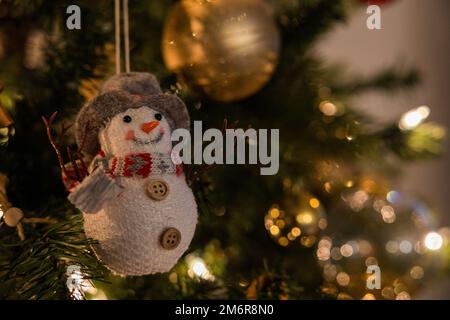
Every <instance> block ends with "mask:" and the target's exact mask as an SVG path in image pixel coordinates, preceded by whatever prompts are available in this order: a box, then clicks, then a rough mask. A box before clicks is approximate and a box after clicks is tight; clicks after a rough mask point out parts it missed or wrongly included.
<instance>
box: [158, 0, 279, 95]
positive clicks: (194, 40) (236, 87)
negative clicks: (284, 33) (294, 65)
mask: <svg viewBox="0 0 450 320" xmlns="http://www.w3.org/2000/svg"><path fill="white" fill-rule="evenodd" d="M279 49H280V36H279V32H278V29H277V26H276V24H275V22H274V19H273V17H272V14H271V10H270V8H269V7H268V6H267V5H266V4H265V2H264V1H263V0H181V1H180V2H179V3H177V4H176V5H175V6H174V7H173V8H172V10H171V12H170V13H169V16H168V19H167V22H166V25H165V28H164V34H163V42H162V51H163V56H164V61H165V63H166V66H167V68H168V69H170V70H171V71H173V72H175V73H176V74H177V75H178V78H179V80H180V81H181V82H182V83H183V84H185V85H187V86H188V87H189V88H190V89H191V90H194V91H196V92H200V93H202V94H205V95H206V96H208V97H209V98H211V99H213V100H217V101H223V102H229V101H235V100H239V99H243V98H246V97H249V96H251V95H253V94H254V93H256V92H257V91H259V90H260V89H261V88H262V87H263V86H264V85H265V84H266V83H267V82H268V81H269V79H270V77H271V75H272V74H273V72H274V70H275V67H276V64H277V60H278V54H279Z"/></svg>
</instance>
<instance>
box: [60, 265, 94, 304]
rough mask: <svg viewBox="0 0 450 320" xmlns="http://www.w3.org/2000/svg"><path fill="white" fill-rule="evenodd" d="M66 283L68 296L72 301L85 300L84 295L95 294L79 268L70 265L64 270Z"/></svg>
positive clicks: (91, 285) (90, 283)
mask: <svg viewBox="0 0 450 320" xmlns="http://www.w3.org/2000/svg"><path fill="white" fill-rule="evenodd" d="M66 275H67V281H66V286H67V289H68V291H69V292H70V296H71V297H72V299H74V300H83V299H84V298H85V293H95V292H96V289H95V288H94V286H93V284H92V282H91V281H89V280H88V279H86V278H85V276H84V275H83V273H82V272H81V268H80V266H77V265H70V266H68V267H67V270H66Z"/></svg>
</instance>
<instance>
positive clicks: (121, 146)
mask: <svg viewBox="0 0 450 320" xmlns="http://www.w3.org/2000/svg"><path fill="white" fill-rule="evenodd" d="M156 113H157V112H155V111H154V110H151V109H150V108H148V107H142V108H139V109H130V110H127V111H126V112H124V113H120V114H117V115H116V116H115V117H114V118H113V119H111V121H110V122H109V123H108V124H107V125H106V127H105V129H103V130H102V131H101V132H100V133H99V140H100V144H101V147H102V150H103V151H104V152H105V153H106V155H107V156H125V155H127V154H130V153H140V152H148V153H152V152H170V151H171V147H172V145H171V141H170V127H169V124H168V122H167V121H166V120H165V119H164V118H163V119H162V120H160V121H159V125H158V126H157V127H156V128H154V129H153V130H152V131H151V132H144V131H143V130H142V125H143V124H144V123H148V122H150V121H154V120H155V114H156ZM125 116H129V117H131V118H132V121H131V122H129V123H128V122H125V121H124V120H123V119H124V117H125ZM156 118H157V117H156ZM130 130H131V131H133V135H132V136H133V137H135V139H131V138H130V136H131V135H130ZM161 132H162V133H163V136H162V138H161V137H160V136H159V135H160V134H161ZM152 140H153V141H157V142H156V143H154V142H151V141H152ZM136 142H137V143H136ZM143 142H144V143H143ZM147 142H149V143H148V144H147ZM150 179H159V180H163V181H164V182H165V183H166V184H167V185H168V188H169V192H168V195H167V197H166V198H165V199H163V200H159V201H157V200H153V199H152V198H150V197H149V196H148V195H147V192H146V186H147V183H148V181H149V180H150ZM116 180H117V182H118V184H120V185H121V186H122V187H123V192H122V193H121V194H120V195H119V196H118V197H116V198H115V199H113V200H111V201H109V202H108V203H106V204H105V205H104V206H103V208H102V209H101V210H100V211H99V212H97V213H84V227H85V232H86V235H87V236H88V237H90V238H93V239H95V240H98V241H99V244H98V245H95V246H94V250H95V252H96V254H97V256H98V258H99V259H101V260H102V261H103V262H104V263H105V264H106V265H107V266H108V268H109V269H110V270H112V271H113V272H114V273H116V274H119V275H123V276H126V275H145V274H153V273H158V272H167V271H169V270H170V269H171V268H172V267H173V266H174V264H175V263H176V262H177V261H178V259H179V258H180V257H181V256H182V255H183V253H184V252H185V251H186V250H187V248H188V247H189V244H190V242H191V240H192V237H193V236H194V232H195V227H196V224H197V204H196V202H195V197H194V195H193V193H192V190H191V189H190V188H189V186H188V185H187V183H186V180H185V177H184V175H183V174H181V175H179V176H177V175H176V174H164V175H161V174H158V175H157V174H150V176H149V177H148V178H146V179H143V178H139V177H131V178H128V177H118V178H116ZM167 228H176V229H178V230H179V231H180V233H181V242H180V244H179V245H178V246H177V247H176V248H174V249H172V250H167V249H164V248H163V247H162V245H161V244H160V238H161V235H162V233H163V232H164V231H165V230H166V229H167Z"/></svg>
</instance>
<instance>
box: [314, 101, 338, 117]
mask: <svg viewBox="0 0 450 320" xmlns="http://www.w3.org/2000/svg"><path fill="white" fill-rule="evenodd" d="M319 109H320V111H322V113H323V114H324V115H326V116H330V117H331V116H334V115H336V113H337V111H338V109H337V107H336V105H335V104H334V103H331V102H329V101H322V102H321V103H320V105H319Z"/></svg>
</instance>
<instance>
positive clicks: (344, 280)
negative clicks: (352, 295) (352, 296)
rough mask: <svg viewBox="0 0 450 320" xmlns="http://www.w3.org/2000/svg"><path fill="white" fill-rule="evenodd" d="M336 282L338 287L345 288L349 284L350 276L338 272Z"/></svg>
mask: <svg viewBox="0 0 450 320" xmlns="http://www.w3.org/2000/svg"><path fill="white" fill-rule="evenodd" d="M336 282H337V283H338V284H339V285H340V286H343V287H346V286H348V284H349V283H350V276H349V275H348V274H347V273H345V272H339V273H338V274H337V276H336Z"/></svg>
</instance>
